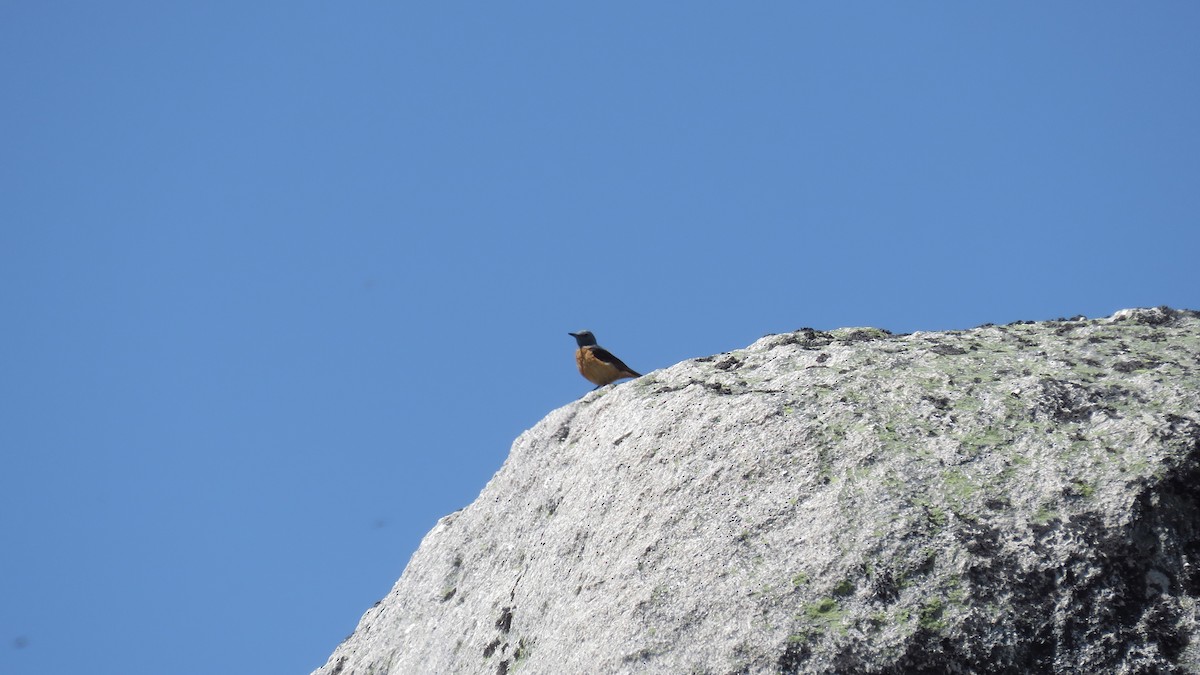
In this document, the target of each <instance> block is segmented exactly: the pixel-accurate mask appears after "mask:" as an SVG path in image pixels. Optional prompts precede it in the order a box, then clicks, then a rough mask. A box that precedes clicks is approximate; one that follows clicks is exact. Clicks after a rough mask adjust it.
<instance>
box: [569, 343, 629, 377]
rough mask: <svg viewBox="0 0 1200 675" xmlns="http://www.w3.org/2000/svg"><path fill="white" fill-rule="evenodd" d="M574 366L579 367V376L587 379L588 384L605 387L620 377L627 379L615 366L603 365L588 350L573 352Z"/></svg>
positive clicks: (603, 363)
mask: <svg viewBox="0 0 1200 675" xmlns="http://www.w3.org/2000/svg"><path fill="white" fill-rule="evenodd" d="M575 365H577V366H579V374H580V375H583V376H584V377H586V378H587V380H588V381H589V382H591V383H592V384H595V385H605V384H609V383H611V382H615V381H616V380H619V379H621V378H622V377H629V376H628V375H624V374H622V373H621V370H620V369H619V368H617V367H616V366H614V365H612V364H610V363H605V362H603V361H601V360H600V359H598V358H596V357H595V356H593V355H592V352H591V351H590V350H588V349H578V350H576V351H575Z"/></svg>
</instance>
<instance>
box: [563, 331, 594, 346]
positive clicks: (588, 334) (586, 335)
mask: <svg viewBox="0 0 1200 675" xmlns="http://www.w3.org/2000/svg"><path fill="white" fill-rule="evenodd" d="M567 335H570V336H571V337H573V338H575V344H577V345H579V346H580V347H588V346H591V345H594V344H596V336H595V335H592V331H590V330H581V331H579V332H578V333H567Z"/></svg>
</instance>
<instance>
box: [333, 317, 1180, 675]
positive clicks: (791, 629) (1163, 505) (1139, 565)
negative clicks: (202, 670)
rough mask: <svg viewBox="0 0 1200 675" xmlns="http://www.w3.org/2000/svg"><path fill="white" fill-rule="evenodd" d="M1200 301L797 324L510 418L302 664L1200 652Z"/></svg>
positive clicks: (514, 669) (829, 660)
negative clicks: (362, 606)
mask: <svg viewBox="0 0 1200 675" xmlns="http://www.w3.org/2000/svg"><path fill="white" fill-rule="evenodd" d="M1198 486H1200V314H1197V313H1196V312H1189V311H1176V310H1170V309H1167V308H1158V309H1138V310H1124V311H1122V312H1118V313H1117V314H1115V315H1114V316H1112V317H1109V318H1106V319H1100V320H1084V319H1082V318H1077V319H1071V320H1058V321H1047V322H1041V323H1018V324H1012V325H1007V326H983V327H980V328H977V329H974V330H967V331H951V332H943V333H913V334H911V335H903V336H895V335H890V334H888V333H887V332H886V331H881V330H877V329H870V328H867V329H842V330H835V331H833V332H820V331H815V330H808V329H804V330H800V331H797V332H795V333H789V334H783V335H771V336H767V337H765V338H763V339H761V340H759V341H757V342H756V343H754V344H753V345H751V346H750V347H749V348H747V349H744V350H739V351H734V352H730V353H727V354H721V355H719V356H714V357H707V358H699V359H694V360H691V361H687V362H684V363H680V364H678V365H676V366H673V367H671V368H667V369H664V370H660V371H656V372H654V373H651V374H649V375H646V376H644V377H642V378H640V379H637V380H633V381H631V382H628V383H625V384H619V385H616V386H610V387H605V388H603V389H600V390H598V391H595V392H592V393H589V394H587V395H586V396H584V397H583V398H582V399H581V400H579V401H577V402H575V403H572V404H571V405H568V406H566V407H564V408H561V409H559V410H556V411H554V412H552V413H550V414H549V415H548V416H547V417H546V418H545V419H544V420H542V421H541V422H540V423H539V424H538V425H537V426H535V427H534V428H532V429H530V430H529V431H527V432H526V433H524V434H522V435H521V437H520V438H518V439H517V440H516V442H515V443H514V445H513V448H512V452H511V454H510V456H509V458H508V460H507V461H506V462H505V464H504V466H503V468H502V469H501V470H500V471H499V472H498V473H497V474H496V475H495V477H494V478H492V480H491V481H490V482H489V483H488V484H487V486H486V488H484V490H483V492H482V494H480V496H479V498H478V499H477V500H476V501H475V502H474V503H473V504H471V505H470V506H469V507H468V508H466V509H464V510H462V511H459V512H457V513H454V514H451V515H449V516H446V517H445V518H443V519H442V520H441V521H439V522H438V524H437V526H436V527H435V528H434V529H433V530H432V531H431V532H430V533H429V535H428V536H427V537H426V538H425V540H424V542H422V544H421V547H420V549H419V550H418V551H417V552H416V553H415V554H414V555H413V557H412V560H411V561H410V562H409V564H408V567H407V568H406V569H405V571H404V574H403V576H402V577H401V578H400V580H399V582H397V584H396V586H395V588H393V590H392V591H391V593H389V594H388V596H387V597H386V598H384V599H383V600H382V601H380V602H379V603H378V604H376V606H375V607H373V608H372V609H370V610H368V611H367V613H366V614H365V615H364V616H363V618H362V621H361V623H360V624H359V626H358V629H357V630H356V631H355V632H354V634H353V635H351V636H350V637H349V638H348V639H347V640H346V641H345V642H343V643H342V644H341V645H340V646H339V647H338V648H337V650H336V651H335V652H334V653H333V655H332V656H331V657H330V659H329V661H328V663H327V664H326V665H325V666H323V667H322V668H320V669H319V670H318V671H317V672H318V673H321V674H322V675H368V674H370V675H382V674H384V673H390V674H393V675H399V674H402V673H403V674H407V673H487V674H489V675H491V674H500V675H503V674H505V673H522V674H524V673H556V674H557V673H641V672H663V673H713V674H725V673H773V672H782V673H793V672H798V673H810V672H811V673H827V672H844V673H850V672H853V673H917V672H1012V673H1018V672H1080V673H1102V672H1103V673H1151V672H1164V673H1170V672H1200V611H1198V609H1197V601H1198V597H1200V532H1198V528H1200V508H1198V499H1200V497H1198V493H1200V487H1198Z"/></svg>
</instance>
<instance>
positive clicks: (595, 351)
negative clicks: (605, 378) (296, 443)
mask: <svg viewBox="0 0 1200 675" xmlns="http://www.w3.org/2000/svg"><path fill="white" fill-rule="evenodd" d="M592 356H595V357H596V358H597V359H599V360H601V361H603V362H605V363H607V364H609V365H612V366H615V367H616V368H617V369H618V370H621V371H623V372H626V373H629V374H630V375H632V376H634V377H641V376H642V375H641V373H639V372H637V371H636V370H634V369H633V368H630V367H629V366H627V365H625V362H624V361H622V360H621V359H618V358H617V357H615V356H613V355H612V352H610V351H608V350H607V349H605V348H604V347H592Z"/></svg>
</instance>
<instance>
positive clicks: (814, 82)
mask: <svg viewBox="0 0 1200 675" xmlns="http://www.w3.org/2000/svg"><path fill="white" fill-rule="evenodd" d="M1197 34H1200V4H1197V3H1195V2H1183V1H1177V2H1171V1H1165V2H1157V3H1148V4H1146V3H1143V4H1135V3H1127V2H1086V3H1085V2H1059V3H1045V2H1010V3H932V2H905V3H876V2H861V3H820V4H818V3H793V2H787V3H783V2H762V3H751V4H745V3H740V4H738V3H714V2H700V3H674V4H670V5H668V4H665V3H642V2H638V3H633V2H615V3H605V4H604V5H603V6H602V7H601V6H598V5H594V4H592V5H586V6H585V3H546V2H526V3H424V4H423V5H417V4H416V3H398V2H386V3H385V2H364V3H329V2H287V3H282V2H258V3H242V2H239V3H230V2H205V3H161V2H119V1H118V2H112V3H69V2H53V1H49V2H24V3H7V4H6V5H5V6H4V7H3V8H0V91H3V92H4V104H3V105H2V106H0V157H2V158H3V160H2V161H0V190H2V195H3V196H2V198H0V308H2V309H3V314H4V316H5V317H6V320H5V322H4V328H3V331H0V371H2V373H3V376H2V377H0V409H2V410H3V419H4V422H3V424H0V451H2V452H3V470H2V471H0V526H2V527H3V534H4V541H5V546H4V552H3V554H2V556H0V571H2V573H0V597H2V598H3V601H2V602H0V672H3V673H11V674H14V675H32V674H38V675H43V674H46V673H73V672H97V673H110V672H111V673H122V674H124V675H130V674H133V675H138V674H142V673H145V674H147V675H149V674H155V675H157V674H159V673H166V672H169V673H173V674H175V675H191V674H196V675H199V674H208V673H213V672H218V671H219V672H245V673H305V672H308V671H309V670H311V669H313V668H315V667H317V666H319V665H320V664H321V663H323V662H324V660H325V658H326V657H327V656H328V654H329V652H330V651H332V649H333V648H334V646H336V644H337V643H338V642H339V641H340V640H341V639H342V638H343V637H344V636H345V635H347V634H348V633H350V632H351V630H352V629H353V628H354V626H355V624H356V623H357V621H358V618H359V616H360V615H361V613H362V612H363V611H364V610H365V609H366V608H367V607H369V606H370V605H371V604H372V603H373V602H374V601H375V600H377V599H379V598H381V597H382V596H384V595H385V594H386V593H387V591H388V589H389V588H390V587H391V585H392V584H393V583H394V582H395V580H396V579H397V578H398V577H399V575H400V573H401V571H402V570H403V568H404V565H405V563H406V562H407V560H408V558H409V556H410V555H411V554H412V552H413V551H414V550H415V549H416V547H417V545H418V543H419V541H420V538H421V537H422V536H423V535H424V534H425V532H427V531H428V530H429V529H430V528H431V527H432V526H433V524H434V523H435V521H436V520H437V518H439V517H441V516H443V515H446V514H447V513H450V512H451V511H454V510H456V509H459V508H462V507H464V506H466V505H467V504H469V503H470V502H471V501H472V500H473V499H474V498H475V496H476V495H477V494H478V493H479V490H480V489H481V488H482V487H483V486H484V484H485V483H486V482H487V480H488V478H489V477H490V476H491V475H492V474H493V473H494V472H495V471H496V470H497V469H498V468H499V467H500V465H501V463H502V462H503V461H504V458H505V457H506V455H507V452H508V448H509V445H510V443H511V442H512V440H513V439H514V438H515V437H516V436H517V435H518V434H519V433H520V432H521V431H523V430H524V429H527V428H529V427H530V426H532V425H533V424H535V423H536V422H537V421H538V420H539V419H540V418H541V417H542V416H544V415H545V414H546V413H547V412H549V411H550V410H552V409H554V408H556V407H559V406H562V405H565V404H567V403H570V402H571V401H573V400H575V399H577V398H578V397H580V396H581V395H583V394H584V393H586V392H587V391H588V390H589V389H590V388H591V386H590V385H589V384H588V383H587V382H585V381H584V380H583V379H582V378H580V377H579V375H578V374H577V373H576V372H575V370H574V364H573V360H572V351H573V341H572V340H571V338H570V337H568V336H567V334H566V333H567V332H568V331H573V330H578V329H580V328H590V329H591V330H593V331H594V332H595V333H596V334H597V336H598V337H599V339H600V342H601V344H603V345H605V346H607V347H608V348H610V349H611V350H612V351H614V352H615V353H616V354H617V355H618V356H620V357H621V358H622V359H624V360H625V361H626V362H627V363H628V364H629V365H630V366H631V367H633V368H636V369H639V370H641V371H642V372H648V371H651V370H654V369H657V368H662V367H667V366H670V365H672V364H674V363H677V362H679V361H681V360H684V359H687V358H691V357H696V356H704V355H708V354H713V353H717V352H721V351H726V350H730V349H736V348H739V347H743V346H745V345H747V344H749V343H750V342H752V341H753V340H755V339H757V338H759V337H761V336H762V335H765V334H767V333H773V332H782V331H788V330H793V329H796V328H799V327H803V326H812V327H816V328H823V329H830V328H836V327H840V326H862V325H869V326H878V327H882V328H887V329H890V330H892V331H896V332H909V331H914V330H939V329H953V328H969V327H972V326H976V325H979V324H981V323H985V322H995V323H1003V322H1009V321H1014V320H1020V319H1049V318H1056V317H1060V316H1071V315H1076V314H1085V315H1088V316H1102V315H1107V314H1109V313H1111V312H1112V311H1114V310H1116V309H1119V308H1123V307H1130V306H1145V305H1160V304H1169V305H1172V306H1176V307H1191V308H1200V283H1198V281H1200V280H1198V278H1197V276H1198V275H1197V272H1196V269H1197V251H1200V217H1198V216H1200V86H1197V83H1198V82H1200V40H1197V39H1196V35H1197Z"/></svg>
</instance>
